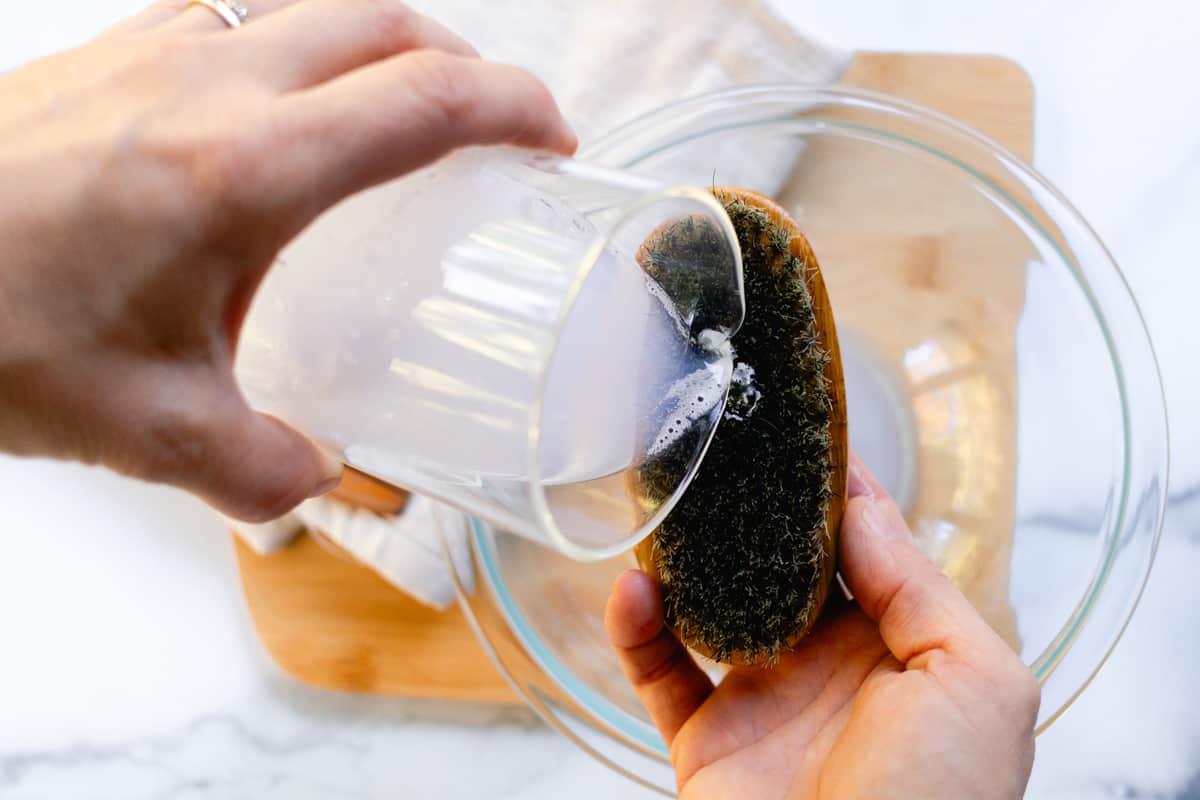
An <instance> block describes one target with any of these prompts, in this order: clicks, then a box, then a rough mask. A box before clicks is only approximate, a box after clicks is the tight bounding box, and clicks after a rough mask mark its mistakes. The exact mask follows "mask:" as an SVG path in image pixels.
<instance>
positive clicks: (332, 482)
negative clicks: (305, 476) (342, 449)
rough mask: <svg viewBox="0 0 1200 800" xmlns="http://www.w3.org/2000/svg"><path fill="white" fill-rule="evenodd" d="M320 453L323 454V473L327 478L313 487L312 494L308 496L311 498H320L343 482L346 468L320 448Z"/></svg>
mask: <svg viewBox="0 0 1200 800" xmlns="http://www.w3.org/2000/svg"><path fill="white" fill-rule="evenodd" d="M318 451H319V452H320V454H321V472H322V473H324V475H325V477H324V478H323V479H322V480H321V481H320V483H318V484H317V485H316V486H315V487H313V490H312V492H310V493H309V495H308V496H309V497H320V496H321V495H323V494H328V493H329V492H332V491H333V490H334V489H336V488H337V487H338V484H340V483H341V482H342V470H343V469H344V467H343V466H342V462H341V460H340V459H338V458H335V457H334V456H332V455H330V454H329V453H327V452H325V451H324V450H321V449H320V448H318Z"/></svg>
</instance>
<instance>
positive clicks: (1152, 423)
mask: <svg viewBox="0 0 1200 800" xmlns="http://www.w3.org/2000/svg"><path fill="white" fill-rule="evenodd" d="M781 97H792V98H794V99H795V100H796V102H797V103H799V102H809V103H816V102H820V101H824V102H827V103H828V102H833V103H841V104H846V103H850V104H853V105H864V104H865V105H868V106H870V107H871V108H873V109H876V110H879V111H881V112H884V113H890V114H893V115H900V116H902V117H907V118H912V119H915V120H917V121H918V122H921V123H924V124H926V125H929V126H933V127H935V128H937V129H939V130H940V132H943V133H948V134H952V135H954V136H955V137H956V138H957V139H958V140H960V141H961V142H963V143H964V144H966V145H967V146H968V147H970V148H974V149H976V150H977V151H981V153H982V154H983V155H986V156H990V157H992V158H994V159H996V160H997V161H998V162H999V163H1000V164H1001V166H1002V167H1003V169H1005V170H1008V171H1010V172H1012V173H1015V174H1016V175H1017V176H1019V177H1020V178H1023V179H1024V180H1026V181H1029V182H1031V183H1032V184H1033V185H1034V186H1036V187H1037V188H1038V190H1039V191H1040V192H1045V199H1044V200H1043V201H1042V202H1040V203H1039V204H1038V205H1039V206H1043V207H1044V206H1045V205H1047V204H1052V205H1057V206H1059V208H1058V209H1057V211H1058V212H1059V213H1056V214H1055V215H1054V216H1053V218H1054V219H1056V220H1061V219H1065V218H1069V219H1070V221H1071V223H1072V225H1074V226H1076V228H1077V230H1078V231H1079V232H1081V233H1082V234H1083V235H1084V236H1085V237H1087V238H1088V239H1089V240H1090V242H1091V244H1092V245H1094V246H1095V247H1096V248H1098V253H1099V254H1100V255H1101V256H1102V257H1103V260H1105V261H1107V265H1108V266H1111V267H1112V270H1111V272H1112V277H1115V278H1116V281H1117V289H1118V291H1119V296H1120V300H1121V304H1122V305H1127V306H1128V310H1129V311H1131V312H1132V315H1133V320H1134V321H1135V322H1136V327H1137V330H1138V333H1137V338H1138V339H1139V342H1138V346H1139V347H1143V346H1144V349H1145V351H1146V353H1147V354H1148V356H1149V361H1148V363H1147V364H1146V365H1145V367H1147V368H1148V369H1149V370H1150V374H1151V375H1152V376H1153V381H1152V382H1153V383H1154V387H1143V388H1140V389H1139V392H1142V393H1143V397H1142V399H1143V400H1146V396H1147V395H1148V396H1149V400H1151V401H1153V406H1154V407H1153V408H1151V409H1150V411H1151V412H1153V414H1152V416H1153V419H1152V420H1151V419H1149V417H1147V420H1145V421H1143V420H1141V419H1139V420H1138V423H1137V424H1138V425H1139V426H1144V427H1146V428H1147V431H1139V433H1140V434H1142V435H1145V434H1146V433H1147V432H1149V433H1150V434H1155V435H1156V436H1157V437H1158V438H1159V439H1160V441H1159V442H1158V443H1156V444H1160V445H1161V463H1156V464H1153V465H1152V467H1153V469H1154V470H1155V474H1161V483H1160V484H1159V485H1158V488H1157V491H1155V492H1154V493H1153V497H1152V499H1153V501H1154V502H1153V505H1154V509H1153V511H1154V514H1155V518H1154V520H1153V528H1152V532H1151V534H1150V541H1149V547H1148V550H1147V554H1146V563H1145V566H1144V567H1143V568H1142V571H1141V574H1140V575H1139V576H1138V579H1137V583H1136V588H1135V589H1134V590H1133V591H1132V592H1129V600H1128V601H1127V602H1128V605H1127V606H1126V607H1125V609H1124V618H1123V619H1121V620H1120V623H1119V624H1118V625H1117V627H1116V629H1115V631H1114V632H1113V633H1112V634H1111V639H1110V640H1109V641H1107V642H1106V643H1105V645H1104V647H1103V651H1102V654H1101V656H1100V657H1099V658H1098V659H1096V662H1095V664H1094V665H1092V666H1091V667H1090V672H1089V674H1088V675H1087V677H1086V678H1085V679H1084V680H1083V681H1082V682H1081V683H1080V685H1079V686H1078V687H1077V688H1076V689H1075V690H1074V691H1073V692H1072V693H1071V694H1070V695H1069V696H1068V697H1067V698H1066V699H1065V700H1064V701H1063V702H1062V704H1061V706H1060V707H1059V708H1057V709H1055V710H1053V712H1052V713H1050V714H1049V716H1048V717H1047V718H1046V719H1045V720H1044V721H1043V722H1041V723H1040V724H1039V726H1038V728H1037V732H1038V733H1041V732H1042V731H1044V730H1045V729H1046V728H1047V727H1048V726H1049V725H1050V724H1051V723H1053V722H1054V721H1055V720H1056V719H1057V718H1058V717H1059V716H1061V715H1062V713H1064V712H1065V711H1066V710H1067V709H1068V708H1069V707H1070V706H1071V705H1072V704H1073V703H1074V702H1075V701H1076V700H1077V699H1078V698H1079V696H1080V695H1081V694H1082V693H1083V691H1084V690H1085V689H1086V688H1088V686H1089V685H1090V684H1091V683H1092V681H1093V680H1094V679H1095V677H1096V675H1097V674H1099V672H1100V670H1101V669H1102V668H1103V667H1104V665H1105V663H1107V661H1108V659H1109V658H1110V657H1111V655H1112V652H1113V650H1114V648H1115V647H1116V645H1117V643H1118V642H1119V641H1120V640H1121V638H1122V637H1123V635H1124V632H1125V630H1126V629H1127V627H1128V625H1129V622H1130V620H1131V619H1132V617H1133V614H1134V612H1135V611H1136V608H1137V606H1138V604H1139V602H1140V599H1141V597H1142V594H1143V592H1144V590H1145V587H1146V582H1147V580H1148V578H1149V575H1150V574H1151V571H1152V567H1153V562H1154V557H1155V554H1156V552H1157V549H1158V545H1159V542H1160V540H1161V535H1162V526H1163V520H1164V516H1165V511H1166V502H1167V496H1168V493H1169V488H1170V438H1169V420H1168V417H1167V406H1166V398H1165V391H1164V387H1163V384H1162V373H1161V369H1160V366H1159V362H1158V356H1157V354H1156V353H1155V350H1154V346H1153V341H1152V339H1151V337H1150V334H1149V329H1148V327H1147V325H1146V320H1145V316H1144V315H1143V313H1142V309H1141V307H1140V305H1139V304H1138V302H1137V298H1136V296H1135V295H1134V293H1133V291H1132V288H1131V287H1130V285H1129V281H1128V279H1127V278H1126V276H1125V274H1124V272H1123V271H1122V270H1121V268H1120V266H1119V265H1118V264H1117V263H1116V261H1115V259H1114V258H1113V257H1112V254H1111V252H1110V251H1109V250H1108V248H1107V247H1106V246H1105V245H1104V243H1103V241H1102V240H1101V239H1100V237H1099V236H1098V235H1097V234H1096V232H1095V230H1094V229H1093V228H1092V226H1091V225H1090V223H1088V222H1087V220H1086V219H1085V218H1084V217H1083V216H1082V214H1080V213H1079V211H1078V210H1077V209H1076V208H1075V207H1074V205H1072V204H1071V203H1070V201H1069V200H1067V198H1066V197H1065V196H1064V195H1063V194H1062V192H1060V191H1059V190H1058V189H1057V188H1055V187H1054V186H1053V185H1052V184H1051V183H1050V182H1049V181H1048V180H1047V179H1046V178H1044V177H1043V176H1042V175H1041V174H1040V173H1038V172H1037V171H1036V170H1035V169H1034V168H1033V167H1032V166H1030V165H1028V164H1027V163H1026V162H1025V161H1024V160H1023V159H1022V158H1021V157H1020V156H1018V155H1016V154H1015V153H1013V152H1012V151H1011V150H1010V149H1008V148H1007V147H1005V146H1004V145H1002V144H1000V143H998V142H996V141H995V140H993V139H991V138H990V137H988V136H986V135H985V134H983V133H981V132H979V131H977V130H975V129H973V128H971V127H970V126H968V125H966V124H964V123H962V122H959V121H958V120H955V119H954V118H952V117H949V116H947V115H946V114H943V113H941V112H939V111H935V110H933V109H929V108H926V107H924V106H921V105H919V104H916V103H912V102H909V101H906V100H902V99H899V98H895V97H891V96H888V95H885V94H881V93H879V92H874V91H870V90H866V89H858V88H849V87H841V86H829V85H822V84H800V83H790V84H763V85H755V86H747V87H739V88H734V89H727V90H723V91H717V92H708V93H704V94H700V95H696V96H693V97H689V98H686V99H683V100H679V101H676V102H673V103H668V104H665V105H662V106H659V107H657V108H655V109H653V110H650V111H648V112H646V113H644V114H642V115H640V116H638V117H635V118H633V119H631V120H629V121H627V122H625V123H623V124H621V125H618V126H616V127H615V128H613V129H612V130H610V131H608V132H606V133H605V134H604V135H602V136H600V137H598V138H597V139H595V140H594V141H591V142H589V143H587V144H586V145H585V146H584V147H582V148H581V149H580V153H579V157H580V158H581V159H584V160H588V161H597V162H598V163H601V164H604V163H606V162H605V161H604V157H605V152H606V150H608V151H611V150H613V149H614V148H616V147H621V146H627V145H626V142H627V140H630V139H632V138H633V137H635V136H645V135H646V132H647V130H648V129H652V128H654V127H658V126H661V125H663V124H664V123H669V122H670V121H671V120H673V119H674V120H677V119H678V118H680V117H681V116H684V115H686V114H688V113H690V112H693V111H697V112H706V113H711V112H712V111H713V110H714V106H720V105H722V104H724V105H733V104H739V103H740V104H745V103H748V102H750V101H754V100H759V99H764V98H766V99H769V100H771V101H773V102H779V100H780V99H781ZM788 119H790V120H793V121H794V120H795V113H794V106H793V108H792V111H791V113H783V114H781V116H780V121H784V120H788ZM766 122H769V119H762V118H755V119H754V120H753V121H752V122H748V123H744V124H745V125H747V126H749V125H762V124H764V123H766ZM728 127H736V125H731V126H728ZM716 130H718V128H717V127H709V128H707V129H705V130H704V131H703V132H702V133H697V134H694V135H693V136H686V137H682V138H671V139H669V140H666V141H663V142H660V143H659V144H658V145H657V146H656V147H654V148H650V149H646V150H645V152H643V153H641V155H640V156H639V157H638V158H637V159H635V160H634V162H632V164H630V163H619V164H611V165H612V166H617V167H624V168H629V167H630V166H634V165H636V163H637V162H638V161H641V160H643V159H645V158H649V157H651V156H652V155H653V154H655V153H656V152H661V151H662V150H663V149H666V148H668V147H675V146H678V145H679V144H680V143H682V142H684V141H687V140H688V139H689V138H695V137H698V136H702V135H711V134H712V133H714V132H715V131H716ZM870 130H871V131H872V132H874V133H876V134H882V135H884V136H887V137H888V138H891V139H893V140H899V141H902V142H905V143H907V144H908V145H910V146H913V147H916V148H918V149H921V150H924V151H925V152H927V153H929V154H931V155H934V156H936V157H939V158H941V159H943V160H946V161H948V162H949V163H951V164H952V165H954V166H957V167H958V168H959V169H962V170H964V171H965V172H967V173H968V174H969V175H970V176H971V177H972V179H973V180H976V181H979V182H982V183H983V184H984V185H985V186H989V187H990V188H991V189H992V191H995V192H998V193H999V194H1000V195H1001V196H1002V197H1003V199H1004V200H1005V202H1006V203H1008V204H1009V206H1010V207H1011V208H1013V209H1014V210H1017V211H1019V212H1020V213H1021V214H1022V215H1023V217H1024V218H1025V221H1026V222H1028V223H1029V224H1031V225H1033V226H1035V228H1036V229H1037V230H1038V232H1039V233H1040V234H1041V235H1042V236H1043V237H1044V238H1045V240H1046V242H1048V243H1049V244H1050V245H1051V246H1052V247H1053V248H1054V250H1055V251H1056V252H1057V253H1058V255H1059V257H1060V258H1061V259H1062V260H1063V262H1064V263H1065V264H1066V265H1069V266H1070V268H1071V271H1072V273H1073V274H1074V276H1075V278H1076V280H1077V282H1078V284H1079V286H1080V288H1081V290H1082V291H1083V292H1084V293H1085V296H1086V297H1087V300H1088V302H1089V304H1090V305H1091V308H1092V311H1093V314H1094V317H1095V321H1096V323H1097V324H1098V325H1099V326H1100V330H1101V332H1102V335H1103V337H1104V341H1105V346H1106V348H1107V349H1108V353H1109V356H1110V359H1111V361H1112V367H1113V378H1114V380H1115V382H1116V385H1117V388H1118V394H1119V399H1120V405H1121V412H1122V445H1123V452H1122V475H1121V492H1120V498H1119V501H1118V504H1117V511H1116V515H1115V517H1114V518H1113V521H1112V522H1111V523H1109V522H1108V520H1106V522H1105V525H1106V527H1107V528H1108V530H1107V531H1105V532H1104V535H1105V536H1106V539H1107V541H1105V542H1104V544H1105V553H1104V556H1103V558H1102V562H1103V563H1101V564H1100V567H1099V569H1098V570H1097V572H1096V574H1095V575H1094V576H1093V578H1092V580H1091V582H1090V583H1089V585H1088V587H1087V589H1086V590H1085V591H1084V600H1083V601H1081V603H1080V606H1078V607H1077V608H1076V611H1075V612H1074V613H1073V614H1072V616H1071V618H1070V619H1069V620H1068V621H1067V622H1066V624H1064V626H1063V630H1064V631H1065V630H1066V629H1067V628H1068V627H1070V628H1071V630H1070V631H1067V634H1068V635H1067V636H1066V637H1063V636H1062V635H1061V634H1062V631H1060V635H1059V636H1057V637H1055V639H1054V640H1053V641H1052V642H1051V644H1050V645H1049V646H1048V648H1047V650H1050V649H1051V648H1053V652H1051V653H1050V655H1049V657H1048V658H1044V657H1045V656H1046V655H1047V653H1046V652H1043V654H1042V656H1039V658H1038V659H1037V660H1036V661H1035V662H1034V663H1035V665H1036V664H1038V663H1041V662H1044V664H1043V666H1044V667H1045V669H1043V671H1042V672H1041V674H1039V676H1038V677H1039V681H1040V682H1045V680H1046V679H1047V678H1048V677H1049V675H1050V674H1052V673H1053V672H1054V670H1055V669H1056V668H1057V667H1058V665H1059V664H1061V663H1062V661H1063V659H1064V657H1065V655H1066V653H1067V651H1068V650H1069V648H1070V645H1071V644H1073V642H1074V641H1075V640H1076V639H1077V638H1078V636H1079V634H1080V633H1081V632H1082V631H1083V629H1084V628H1085V626H1086V624H1087V622H1088V620H1089V618H1090V613H1091V607H1092V604H1093V603H1094V602H1095V600H1096V598H1097V597H1098V595H1099V593H1100V591H1101V590H1102V589H1103V588H1104V585H1105V583H1106V581H1107V578H1108V576H1109V571H1110V569H1111V567H1112V564H1113V561H1114V558H1115V553H1116V550H1115V548H1116V546H1117V544H1118V542H1117V541H1116V540H1117V539H1118V538H1119V534H1120V533H1121V532H1122V531H1123V530H1124V529H1125V527H1126V512H1127V509H1128V503H1129V494H1130V472H1131V466H1130V459H1131V452H1132V447H1133V444H1134V443H1133V441H1132V432H1131V424H1132V423H1131V420H1130V410H1129V394H1128V391H1127V387H1126V385H1125V370H1124V369H1123V367H1122V361H1121V359H1120V358H1119V357H1118V353H1117V349H1116V345H1115V343H1114V339H1113V334H1112V331H1111V330H1110V329H1109V321H1108V319H1107V318H1106V315H1105V314H1102V313H1101V307H1100V306H1099V303H1098V300H1097V299H1096V297H1095V296H1094V294H1093V292H1092V289H1091V287H1090V286H1089V284H1088V281H1087V280H1086V276H1085V275H1084V274H1083V273H1082V271H1081V269H1082V268H1081V267H1080V265H1079V263H1078V261H1077V259H1076V258H1074V257H1073V256H1072V255H1070V254H1068V253H1067V252H1066V251H1065V250H1064V249H1063V247H1062V246H1061V245H1060V243H1059V242H1058V241H1057V240H1056V239H1055V237H1054V236H1053V235H1051V234H1050V232H1049V231H1047V230H1046V229H1045V226H1044V225H1043V224H1041V223H1040V222H1039V221H1038V220H1036V219H1034V218H1033V217H1032V215H1031V214H1030V212H1029V211H1028V209H1026V208H1025V207H1024V205H1023V204H1022V203H1020V202H1018V201H1017V200H1016V199H1015V198H1013V197H1012V196H1011V195H1010V194H1009V193H1008V192H1006V191H1005V190H1004V189H1003V188H1002V187H1000V186H998V185H996V184H995V183H994V181H992V180H991V179H989V178H988V177H987V176H986V175H984V174H982V173H981V172H979V171H978V170H975V169H974V168H972V167H971V166H970V165H968V164H966V163H964V162H962V161H961V160H959V159H956V158H954V157H953V156H951V155H949V154H947V153H943V152H941V151H940V150H938V149H936V148H931V147H929V146H928V145H925V144H922V143H921V142H919V141H916V140H914V139H911V138H909V137H904V136H900V135H897V134H895V133H889V132H887V131H881V130H878V129H875V128H870ZM1063 214H1065V215H1066V216H1065V217H1064V216H1063ZM1101 266H1103V265H1101ZM1125 333H1126V335H1128V332H1125ZM481 533H482V531H479V530H474V531H473V533H472V541H473V545H476V544H478V542H477V541H476V540H477V539H478V538H479V537H480V536H481ZM476 552H477V553H479V554H480V555H481V556H482V552H481V548H479V547H476ZM490 583H492V581H491V579H490V578H489V584H490ZM497 588H498V587H493V589H497ZM460 600H462V601H463V604H464V605H466V601H465V599H464V598H460ZM464 610H466V611H467V612H468V614H470V609H469V608H465V609H464ZM514 633H515V631H514ZM521 640H522V642H523V644H525V643H527V642H526V640H525V639H524V638H523V637H522V639H521ZM539 664H541V661H540V660H539ZM547 674H548V675H549V676H550V677H551V678H552V679H553V680H555V682H556V683H559V684H560V686H561V685H562V681H561V680H560V676H559V675H557V674H555V673H554V672H553V671H550V670H547ZM563 688H564V689H566V688H567V687H566V686H563ZM604 721H605V722H606V723H608V724H611V722H610V721H609V720H604ZM556 727H559V726H556ZM572 738H575V737H572Z"/></svg>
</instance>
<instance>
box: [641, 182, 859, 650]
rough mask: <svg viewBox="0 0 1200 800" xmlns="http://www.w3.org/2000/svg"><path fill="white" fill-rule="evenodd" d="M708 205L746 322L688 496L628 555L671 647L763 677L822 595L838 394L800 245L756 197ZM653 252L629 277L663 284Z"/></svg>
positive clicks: (841, 409)
mask: <svg viewBox="0 0 1200 800" xmlns="http://www.w3.org/2000/svg"><path fill="white" fill-rule="evenodd" d="M713 194H714V195H716V197H717V199H718V200H720V201H721V203H722V204H723V205H724V206H725V210H726V213H728V215H729V218H730V220H731V221H732V222H733V227H734V229H735V230H736V232H737V237H738V242H739V244H740V246H741V250H742V260H743V272H744V282H745V301H746V317H745V322H744V323H743V325H742V327H741V329H740V330H739V331H738V332H737V334H736V335H735V336H734V337H733V339H732V344H733V349H734V365H735V366H734V380H733V383H732V386H731V388H730V392H729V399H728V401H727V403H726V407H725V413H724V417H723V419H722V421H721V423H720V425H719V427H718V428H717V431H716V434H715V435H714V437H713V440H712V443H711V444H710V445H709V449H708V452H707V455H706V456H705V458H704V461H703V462H702V463H701V465H700V468H699V470H698V472H697V474H696V476H695V478H694V479H693V481H692V484H691V486H690V487H689V488H688V490H687V492H686V493H685V494H684V496H683V497H682V498H681V499H680V500H679V502H678V504H677V505H676V506H675V508H674V509H673V510H672V511H671V513H670V514H669V515H668V516H667V518H666V519H665V520H664V521H663V523H662V524H661V525H660V526H659V527H658V528H657V529H656V530H655V531H654V533H652V534H651V535H650V536H649V537H648V538H647V539H645V540H644V541H643V542H642V543H641V544H639V545H638V547H637V549H636V551H635V552H636V555H637V559H638V563H639V565H640V566H641V568H642V569H643V570H645V571H646V572H649V573H650V574H652V575H654V576H656V577H657V578H658V580H659V582H660V583H661V585H662V595H663V605H664V611H665V616H666V622H667V625H668V626H669V627H670V628H671V629H672V630H673V631H674V633H675V635H676V636H678V637H679V639H680V640H681V641H682V642H683V643H684V644H686V645H688V646H689V647H691V648H692V649H693V650H695V651H697V652H699V653H700V654H702V655H704V656H707V657H709V658H712V659H714V660H716V661H720V662H725V663H729V664H738V665H750V664H754V665H764V664H771V663H774V662H775V661H776V660H777V659H778V657H779V655H780V654H781V653H783V652H784V651H786V650H788V649H789V648H791V647H792V646H793V645H795V643H796V642H797V641H798V640H800V639H801V638H802V637H804V636H805V635H806V634H807V633H808V632H809V631H810V630H811V629H812V627H813V625H814V624H815V622H816V620H817V615H818V614H819V613H820V611H821V608H822V606H823V605H824V603H825V599H826V598H827V597H828V595H829V592H830V587H831V585H832V583H833V581H834V573H835V571H836V555H837V542H838V529H839V527H840V525H841V521H842V513H843V511H844V509H845V497H846V464H847V442H846V403H845V387H844V385H843V380H842V366H841V360H840V355H839V351H838V343H837V334H836V331H835V330H834V323H833V314H832V312H831V310H830V307H829V297H828V296H827V294H826V292H825V284H824V281H823V280H822V279H821V272H820V269H819V268H818V266H817V259H816V257H815V256H814V255H813V251H812V248H811V247H810V246H809V243H808V240H807V239H805V237H804V235H803V234H801V233H800V231H799V230H798V228H797V226H796V223H795V222H794V221H793V220H791V219H790V218H789V217H788V215H787V213H786V212H785V211H784V210H783V209H782V208H780V207H779V205H778V204H776V203H775V202H773V201H772V200H769V199H768V198H766V197H763V196H762V195H760V194H757V193H755V192H751V191H748V190H746V189H738V188H714V189H713ZM661 241H664V242H666V241H670V238H669V237H668V236H665V235H664V236H663V237H662V239H661ZM662 246H664V247H667V246H670V245H662ZM655 247H656V244H655V239H653V238H652V239H651V240H650V241H649V242H647V244H646V245H645V246H644V248H643V253H648V254H649V255H650V257H647V258H643V259H642V261H643V267H644V268H645V269H646V272H647V274H648V275H649V276H650V277H651V278H654V279H655V280H656V281H659V282H660V283H661V282H662V281H665V280H671V279H672V278H671V276H669V275H666V274H661V275H660V274H656V272H657V270H656V269H655V262H656V261H663V260H664V259H656V258H654V257H653V255H654V251H655ZM701 268H703V266H702V265H701ZM654 475H655V469H654V465H653V463H652V462H647V465H646V468H645V469H643V470H642V471H641V473H640V476H639V480H640V481H641V482H642V483H643V484H644V485H643V489H648V490H650V491H653V490H654V486H653V481H654Z"/></svg>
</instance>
